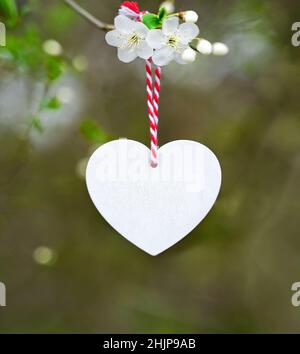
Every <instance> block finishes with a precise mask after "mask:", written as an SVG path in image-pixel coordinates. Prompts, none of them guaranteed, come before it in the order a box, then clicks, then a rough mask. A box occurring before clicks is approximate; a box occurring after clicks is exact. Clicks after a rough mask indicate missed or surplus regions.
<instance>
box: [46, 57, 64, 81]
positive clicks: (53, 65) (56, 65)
mask: <svg viewBox="0 0 300 354" xmlns="http://www.w3.org/2000/svg"><path fill="white" fill-rule="evenodd" d="M46 72H47V77H48V79H49V80H50V81H54V80H56V79H58V78H59V77H60V76H61V75H62V73H63V65H62V62H61V60H60V58H55V57H48V59H47V62H46Z"/></svg>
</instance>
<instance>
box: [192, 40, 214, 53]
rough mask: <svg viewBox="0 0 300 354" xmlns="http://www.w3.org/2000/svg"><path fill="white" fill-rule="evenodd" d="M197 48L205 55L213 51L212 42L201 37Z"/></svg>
mask: <svg viewBox="0 0 300 354" xmlns="http://www.w3.org/2000/svg"><path fill="white" fill-rule="evenodd" d="M196 48H197V50H198V52H199V53H201V54H204V55H209V54H211V53H212V44H211V43H210V42H209V41H207V40H206V39H203V38H200V39H199V41H198V43H197V46H196Z"/></svg>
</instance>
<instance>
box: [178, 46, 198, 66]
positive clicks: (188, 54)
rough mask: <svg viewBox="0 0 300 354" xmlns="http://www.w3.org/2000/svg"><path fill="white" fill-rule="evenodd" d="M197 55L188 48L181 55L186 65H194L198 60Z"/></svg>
mask: <svg viewBox="0 0 300 354" xmlns="http://www.w3.org/2000/svg"><path fill="white" fill-rule="evenodd" d="M196 57H197V53H196V51H195V50H194V49H192V48H187V49H186V50H185V51H184V52H183V53H182V54H181V59H182V60H183V61H184V62H185V63H186V64H190V63H193V62H194V61H195V60H196Z"/></svg>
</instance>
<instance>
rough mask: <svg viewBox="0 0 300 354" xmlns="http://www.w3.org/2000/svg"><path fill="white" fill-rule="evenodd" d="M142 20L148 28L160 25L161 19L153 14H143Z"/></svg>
mask: <svg viewBox="0 0 300 354" xmlns="http://www.w3.org/2000/svg"><path fill="white" fill-rule="evenodd" d="M142 21H143V23H144V25H146V26H147V27H148V28H149V29H154V28H159V27H161V25H162V20H161V19H160V18H159V17H158V16H157V15H154V14H145V15H143V17H142Z"/></svg>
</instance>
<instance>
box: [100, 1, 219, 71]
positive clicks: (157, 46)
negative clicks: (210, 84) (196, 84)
mask: <svg viewBox="0 0 300 354" xmlns="http://www.w3.org/2000/svg"><path fill="white" fill-rule="evenodd" d="M170 10H171V9H170V8H168V7H167V6H164V5H163V6H162V7H161V8H160V10H159V13H158V14H157V15H156V14H151V13H148V12H140V10H139V7H138V5H137V3H136V2H130V1H125V2H124V3H123V4H122V5H121V8H120V10H119V15H118V16H117V17H116V18H115V21H114V24H115V29H114V30H112V31H109V32H108V33H107V34H106V37H105V39H106V42H107V43H108V44H109V45H111V46H114V47H117V48H118V58H119V59H120V60H121V61H122V62H125V63H129V62H132V61H133V60H135V59H136V58H142V59H149V58H152V60H153V62H154V64H155V65H157V66H164V65H167V64H169V63H170V62H171V61H173V60H175V61H176V62H178V63H180V64H186V63H189V62H193V61H194V60H195V58H196V51H199V52H200V53H202V54H210V53H211V52H213V46H212V45H211V48H208V47H209V44H210V43H209V42H208V41H206V40H204V39H202V40H201V39H199V38H197V36H198V34H199V32H200V31H199V27H198V26H197V25H196V24H195V22H197V20H198V15H197V14H196V12H194V11H186V12H182V13H178V14H169V11H170ZM193 41H194V42H195V46H192V43H193ZM216 45H217V46H216ZM220 45H221V46H222V43H216V44H215V47H216V48H217V47H219V55H221V54H222V53H221V54H220V48H221V47H220ZM223 46H224V45H223ZM209 49H210V53H209V52H208V51H209ZM221 49H223V52H224V49H225V52H226V48H225V47H223V48H221ZM214 54H218V53H217V52H216V51H215V53H214ZM223 54H226V53H223Z"/></svg>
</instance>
